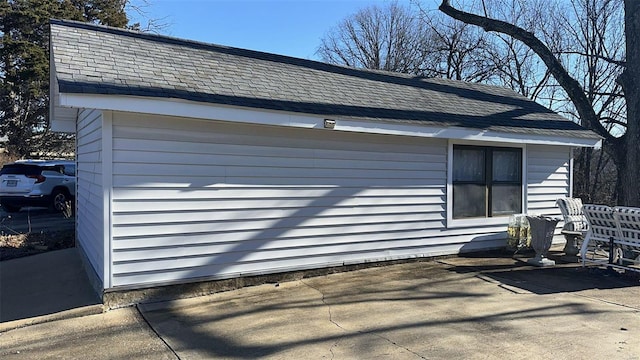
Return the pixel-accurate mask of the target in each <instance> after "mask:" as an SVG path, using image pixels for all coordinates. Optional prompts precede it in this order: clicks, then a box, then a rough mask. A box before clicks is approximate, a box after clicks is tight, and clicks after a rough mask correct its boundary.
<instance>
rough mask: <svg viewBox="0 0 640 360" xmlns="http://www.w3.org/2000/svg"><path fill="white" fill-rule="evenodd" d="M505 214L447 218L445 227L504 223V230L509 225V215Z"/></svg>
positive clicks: (453, 227)
mask: <svg viewBox="0 0 640 360" xmlns="http://www.w3.org/2000/svg"><path fill="white" fill-rule="evenodd" d="M510 216H511V215H507V216H498V217H491V218H473V219H448V220H447V229H455V228H469V227H477V226H487V225H504V226H505V231H506V229H507V228H506V227H507V225H509V217H510Z"/></svg>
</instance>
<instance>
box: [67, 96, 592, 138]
mask: <svg viewBox="0 0 640 360" xmlns="http://www.w3.org/2000/svg"><path fill="white" fill-rule="evenodd" d="M59 100H60V105H61V106H67V107H77V108H93V109H102V110H114V111H126V112H137V113H144V114H156V115H168V116H177V117H189V118H196V119H207V120H221V121H230V122H243V123H251V124H261V125H276V126H288V127H297V128H306V129H314V128H315V129H323V128H324V120H325V117H323V116H319V115H306V114H297V113H290V112H278V111H272V110H256V109H249V108H242V107H234V106H223V105H217V104H207V103H200V102H194V101H187V100H181V99H169V98H150V97H139V96H122V95H95V94H60V97H59ZM331 119H332V120H335V121H336V124H335V127H334V128H333V129H331V130H327V131H347V132H361V133H371V134H390V135H403V136H417V137H428V138H440V139H457V140H470V141H485V142H500V143H513V144H522V143H528V144H540V145H563V146H573V147H594V146H597V145H598V144H599V143H600V140H599V139H592V138H589V139H584V138H574V137H562V136H544V135H534V134H518V133H503V132H496V131H488V130H481V129H471V128H459V127H449V128H442V127H433V126H422V125H418V124H402V123H392V122H383V121H380V122H378V121H361V120H345V119H340V118H339V117H333V116H332V117H331Z"/></svg>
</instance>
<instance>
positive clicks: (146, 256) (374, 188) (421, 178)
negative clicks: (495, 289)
mask: <svg viewBox="0 0 640 360" xmlns="http://www.w3.org/2000/svg"><path fill="white" fill-rule="evenodd" d="M113 124H114V127H113V153H112V156H113V166H112V168H113V179H112V181H113V194H112V205H111V206H112V211H113V216H112V226H113V229H112V239H113V240H112V244H111V246H112V251H113V254H112V261H113V263H112V274H113V279H112V284H113V286H127V285H138V284H155V283H162V282H176V281H182V280H188V279H199V278H228V277H233V276H240V275H250V274H259V273H269V272H278V271H288V270H294V269H305V268H315V267H322V266H332V265H342V264H348V263H357V262H367V261H381V260H390V259H398V258H411V257H420V256H435V255H441V254H453V253H457V252H461V251H471V250H477V249H481V248H487V247H496V246H500V245H502V244H504V231H505V225H504V224H500V225H495V224H493V225H491V224H489V225H485V226H473V227H456V228H452V229H447V228H446V224H445V222H446V214H445V209H446V206H445V201H446V179H447V176H446V169H447V167H446V159H447V155H446V149H447V143H446V141H442V140H437V139H436V140H433V139H418V138H411V137H399V136H382V135H370V134H349V133H340V132H333V131H330V130H323V129H315V130H303V129H284V128H278V127H267V126H254V125H241V124H226V123H222V122H210V121H198V120H191V119H177V118H170V117H150V116H146V115H138V114H125V113H114V117H113ZM568 154H569V150H568V149H565V148H563V147H555V148H552V147H546V146H540V147H533V146H532V147H529V148H528V152H527V155H526V156H527V174H528V182H527V198H528V204H527V208H528V209H529V211H530V212H539V213H540V212H544V213H545V214H549V213H553V212H554V211H555V212H556V213H557V209H556V208H555V205H554V204H553V202H554V201H555V199H556V198H557V195H558V194H566V193H568V188H569V174H568V170H569V169H568V161H569V157H568ZM538 210H540V211H538ZM505 222H506V220H505Z"/></svg>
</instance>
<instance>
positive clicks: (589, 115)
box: [439, 0, 616, 141]
mask: <svg viewBox="0 0 640 360" xmlns="http://www.w3.org/2000/svg"><path fill="white" fill-rule="evenodd" d="M439 9H440V10H441V11H442V12H444V13H445V14H447V15H449V16H451V17H452V18H454V19H457V20H460V21H463V22H465V23H468V24H473V25H477V26H480V27H482V28H483V29H484V30H485V31H493V32H498V33H502V34H505V35H509V36H511V37H513V38H515V39H517V40H519V41H522V42H523V43H525V44H526V45H527V46H529V47H530V48H531V49H532V50H533V51H534V52H535V53H536V54H537V55H538V56H539V57H540V58H541V59H542V61H543V62H544V63H545V65H546V66H547V68H548V69H549V71H550V72H551V74H552V75H553V76H554V78H555V79H556V81H558V83H559V84H560V85H561V86H562V88H563V89H564V90H565V91H566V92H567V95H568V96H569V98H570V99H571V101H572V102H573V104H574V105H575V107H576V110H577V111H578V114H579V116H580V119H581V120H582V122H583V124H584V125H585V126H587V127H588V128H590V129H592V130H593V131H595V132H596V133H598V134H599V135H600V136H602V137H604V138H606V139H608V140H610V141H616V138H614V137H613V136H612V135H611V134H610V133H609V132H608V131H607V130H606V129H605V128H604V126H602V124H601V123H600V122H599V119H598V117H597V115H596V113H595V111H594V110H593V107H592V105H591V103H590V101H589V99H588V98H587V97H586V95H585V92H584V89H583V88H582V86H580V84H579V83H578V82H577V81H576V80H575V79H574V78H573V77H571V76H570V75H569V73H568V72H567V71H566V69H565V68H564V66H563V65H562V63H560V61H559V60H558V58H557V57H556V56H555V55H554V54H553V53H552V52H551V50H550V49H549V48H548V47H547V46H546V45H545V44H544V43H543V42H542V41H540V40H539V39H538V38H537V37H536V36H535V35H534V34H533V33H531V32H529V31H527V30H525V29H523V28H521V27H518V26H515V25H513V24H510V23H507V22H504V21H501V20H496V19H491V18H488V17H484V16H479V15H475V14H472V13H467V12H464V11H460V10H458V9H455V8H453V7H452V6H451V4H450V1H449V0H443V1H442V4H441V5H440V7H439Z"/></svg>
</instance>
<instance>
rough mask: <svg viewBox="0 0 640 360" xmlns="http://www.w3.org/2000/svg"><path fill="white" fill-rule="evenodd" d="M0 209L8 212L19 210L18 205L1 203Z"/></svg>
mask: <svg viewBox="0 0 640 360" xmlns="http://www.w3.org/2000/svg"><path fill="white" fill-rule="evenodd" d="M2 209H4V211H5V212H8V213H17V212H18V211H20V206H13V205H5V204H2Z"/></svg>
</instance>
